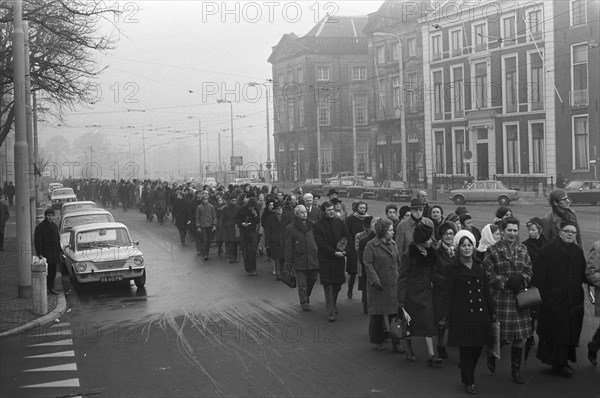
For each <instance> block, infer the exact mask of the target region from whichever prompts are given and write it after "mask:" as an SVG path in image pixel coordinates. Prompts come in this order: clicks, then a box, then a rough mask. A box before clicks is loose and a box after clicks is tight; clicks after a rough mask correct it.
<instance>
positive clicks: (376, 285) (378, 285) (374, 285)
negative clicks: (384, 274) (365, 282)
mask: <svg viewBox="0 0 600 398" xmlns="http://www.w3.org/2000/svg"><path fill="white" fill-rule="evenodd" d="M373 287H374V288H375V289H377V290H379V291H381V290H383V285H382V284H381V282H375V283H373Z"/></svg>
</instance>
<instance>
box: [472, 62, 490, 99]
mask: <svg viewBox="0 0 600 398" xmlns="http://www.w3.org/2000/svg"><path fill="white" fill-rule="evenodd" d="M487 90H488V73H487V62H485V61H484V62H477V63H476V64H475V86H474V87H473V91H474V93H473V102H474V104H473V108H474V109H485V108H487V100H488V96H487Z"/></svg>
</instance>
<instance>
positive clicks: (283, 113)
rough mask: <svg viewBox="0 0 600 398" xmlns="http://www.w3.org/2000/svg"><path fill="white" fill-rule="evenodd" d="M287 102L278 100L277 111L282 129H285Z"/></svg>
mask: <svg viewBox="0 0 600 398" xmlns="http://www.w3.org/2000/svg"><path fill="white" fill-rule="evenodd" d="M284 104H285V102H284V101H283V100H279V101H277V108H276V109H275V113H276V114H277V118H278V120H279V126H280V127H281V128H282V129H285V116H286V111H285V108H284V106H283V105H284Z"/></svg>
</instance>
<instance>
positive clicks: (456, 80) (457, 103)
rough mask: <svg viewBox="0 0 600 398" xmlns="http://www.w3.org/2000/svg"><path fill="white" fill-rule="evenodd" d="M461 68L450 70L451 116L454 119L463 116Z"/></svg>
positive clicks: (462, 78)
mask: <svg viewBox="0 0 600 398" xmlns="http://www.w3.org/2000/svg"><path fill="white" fill-rule="evenodd" d="M464 89H465V87H464V76H463V67H462V66H458V67H455V68H452V114H453V115H454V117H455V118H457V117H458V118H460V117H463V116H465V105H464Z"/></svg>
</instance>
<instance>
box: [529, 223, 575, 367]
mask: <svg viewBox="0 0 600 398" xmlns="http://www.w3.org/2000/svg"><path fill="white" fill-rule="evenodd" d="M577 233H578V230H577V225H576V223H575V222H573V221H564V222H563V223H562V224H561V227H560V230H559V233H558V238H556V239H554V240H553V241H552V242H550V244H548V245H547V246H545V247H544V248H542V250H541V251H540V253H539V255H538V258H537V261H536V262H535V264H534V266H533V279H532V282H531V283H532V284H533V285H534V286H535V287H537V288H538V289H539V290H540V295H541V297H542V304H541V306H540V309H539V315H538V327H537V334H538V336H539V338H540V342H539V346H538V349H537V357H538V358H539V359H540V360H541V361H542V362H543V363H545V364H548V365H552V367H553V368H554V369H555V370H556V371H557V372H558V373H559V374H560V375H562V376H564V377H570V376H571V375H572V374H573V368H571V366H569V361H571V362H576V361H577V358H576V355H575V352H576V348H577V346H578V345H579V337H580V335H581V327H582V325H583V314H584V308H583V300H584V291H583V283H585V282H586V277H585V266H586V260H585V255H584V253H583V250H582V249H581V247H579V246H578V245H577V243H576V235H577Z"/></svg>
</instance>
